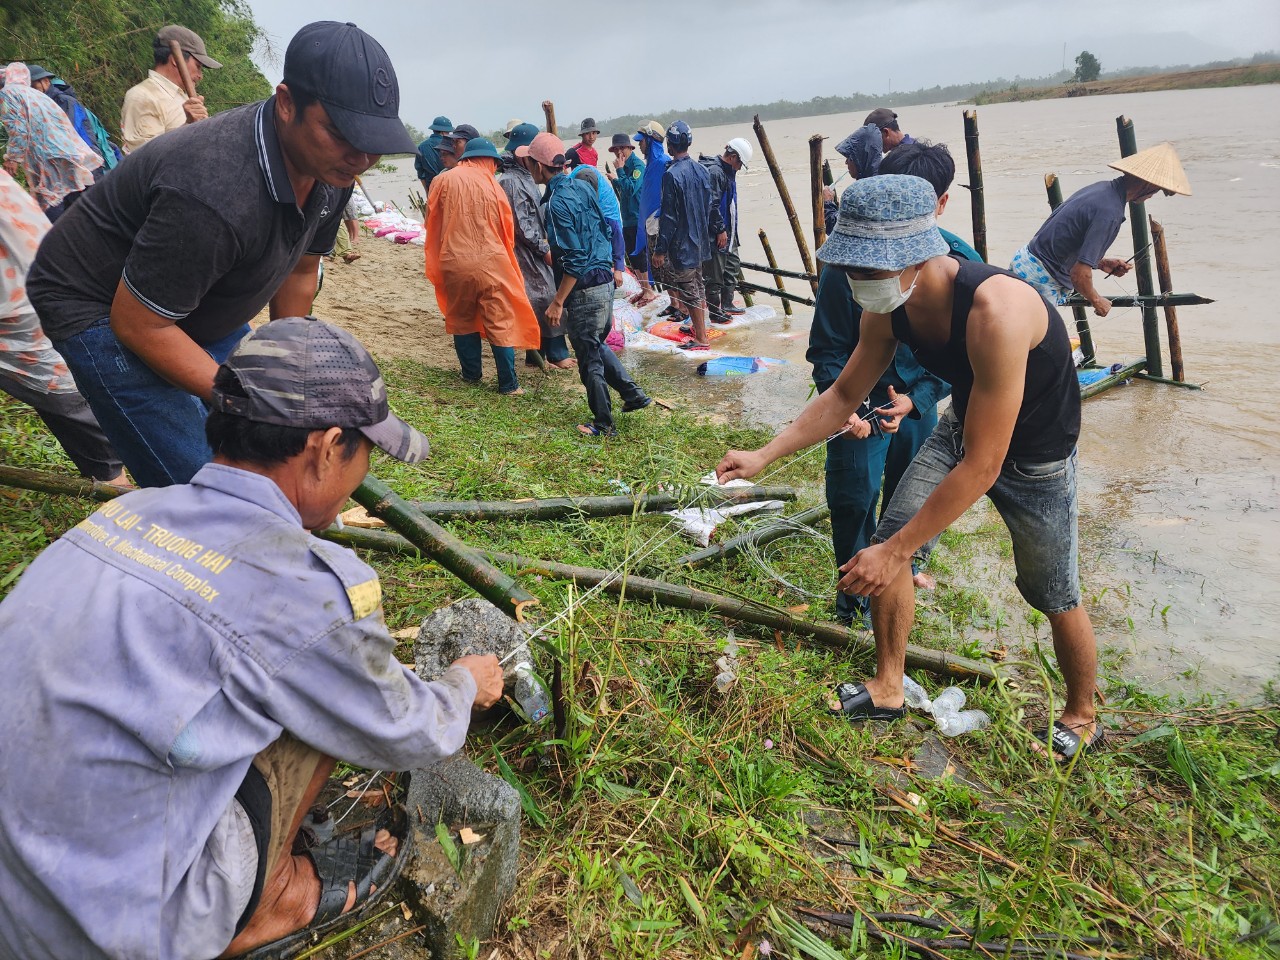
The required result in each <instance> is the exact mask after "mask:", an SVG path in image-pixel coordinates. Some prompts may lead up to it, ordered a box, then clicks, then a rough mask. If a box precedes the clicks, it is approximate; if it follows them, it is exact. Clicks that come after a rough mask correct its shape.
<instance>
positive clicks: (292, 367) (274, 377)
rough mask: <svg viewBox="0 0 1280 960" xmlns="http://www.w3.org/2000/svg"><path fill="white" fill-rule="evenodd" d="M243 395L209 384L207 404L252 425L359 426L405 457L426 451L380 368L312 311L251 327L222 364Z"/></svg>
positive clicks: (420, 456)
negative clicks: (394, 408) (391, 400)
mask: <svg viewBox="0 0 1280 960" xmlns="http://www.w3.org/2000/svg"><path fill="white" fill-rule="evenodd" d="M220 369H225V370H226V371H228V372H230V373H231V374H233V375H234V376H235V379H236V380H237V381H238V382H239V385H240V389H241V391H243V393H244V396H234V395H231V394H228V393H225V392H223V390H221V389H219V387H218V386H217V381H216V380H215V385H214V388H213V409H214V410H217V411H219V412H221V413H227V414H230V415H232V416H235V417H244V418H245V419H246V420H252V421H254V422H255V423H273V424H276V425H277V426H282V427H302V428H303V429H307V430H328V429H329V428H330V427H343V428H344V429H346V428H350V429H357V430H359V431H360V432H361V433H363V434H364V435H365V436H366V437H368V438H369V439H370V440H371V441H372V442H373V443H374V444H376V445H377V446H378V447H379V448H380V449H381V450H383V451H384V452H386V453H389V454H390V455H391V456H393V457H395V458H396V459H397V460H403V461H404V462H405V463H417V462H418V461H419V460H422V459H424V458H425V457H426V456H427V455H428V454H429V453H430V452H431V448H430V444H429V443H428V442H427V438H426V437H425V436H423V435H422V434H421V433H419V432H418V431H417V430H415V429H414V428H413V427H411V426H409V425H408V424H407V423H405V422H404V421H403V420H401V419H400V418H399V417H397V416H396V415H395V414H394V413H392V412H391V408H390V407H389V406H388V404H387V387H386V384H385V383H383V382H382V373H381V371H379V370H378V365H377V364H376V363H374V362H373V357H371V356H369V351H368V350H366V349H365V348H364V347H363V346H362V345H361V343H360V341H359V340H357V339H356V338H355V337H353V336H352V335H351V334H350V333H348V332H347V331H346V330H343V329H342V328H341V327H335V326H334V325H333V324H330V323H325V322H324V321H323V320H317V319H315V317H287V318H285V319H282V320H272V321H271V322H270V323H265V324H263V325H262V326H260V327H258V329H256V330H254V331H252V332H251V333H250V334H249V335H248V336H246V337H245V338H244V339H243V340H241V341H240V343H239V344H238V345H237V346H236V348H235V350H233V351H232V352H231V355H230V356H229V357H227V359H226V360H225V361H224V362H223V364H222V367H221V368H220Z"/></svg>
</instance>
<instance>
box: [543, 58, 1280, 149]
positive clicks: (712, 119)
mask: <svg viewBox="0 0 1280 960" xmlns="http://www.w3.org/2000/svg"><path fill="white" fill-rule="evenodd" d="M1086 55H1087V56H1086ZM1082 59H1083V63H1082V62H1081V60H1082ZM1278 60H1280V53H1278V52H1277V51H1274V50H1271V51H1267V52H1265V53H1255V54H1254V55H1253V56H1252V57H1238V58H1236V59H1234V60H1223V61H1215V62H1214V63H1202V64H1195V65H1192V64H1185V63H1184V64H1178V65H1176V66H1167V67H1128V68H1126V69H1124V70H1107V71H1102V70H1101V69H1100V64H1098V62H1097V58H1095V57H1094V55H1093V54H1091V53H1089V52H1088V51H1083V52H1082V53H1081V55H1080V57H1077V59H1076V64H1077V68H1076V71H1072V70H1059V71H1058V72H1057V73H1052V74H1049V75H1048V76H1045V77H1032V78H1026V77H1015V78H1014V79H1013V80H1009V79H1007V78H1005V77H997V78H996V79H994V80H985V81H983V82H981V83H953V84H949V85H947V86H932V87H921V88H919V89H918V90H910V91H892V92H890V93H877V94H869V93H852V94H849V95H848V96H830V97H813V98H812V99H810V100H800V101H796V100H775V101H773V102H772V103H745V104H740V105H739V106H736V107H705V108H696V109H695V108H693V107H690V108H687V109H684V110H665V111H660V112H659V113H656V114H654V113H646V114H625V115H623V116H619V117H610V118H609V119H607V120H599V121H598V123H599V125H600V129H601V130H603V131H605V133H606V135H607V134H609V133H614V132H622V131H627V130H637V129H639V128H640V126H641V125H643V124H644V123H646V122H647V121H648V120H649V119H650V118H652V117H655V116H657V117H679V118H680V119H682V120H684V121H685V122H687V123H689V124H690V125H691V126H694V127H698V126H703V127H715V126H721V125H723V124H728V123H750V122H751V120H752V118H753V117H754V116H755V115H757V114H759V116H760V119H761V120H786V119H788V118H791V117H821V116H828V115H830V114H834V113H856V112H858V111H861V110H872V109H874V108H876V107H883V106H891V107H909V106H918V105H920V104H925V103H947V102H949V101H953V100H974V99H975V98H979V97H981V96H982V94H984V93H994V92H997V91H1002V90H1018V89H1035V88H1038V87H1056V86H1058V85H1060V84H1065V83H1072V82H1080V79H1081V78H1080V77H1079V76H1077V74H1078V73H1080V72H1081V68H1083V72H1084V73H1085V74H1086V76H1087V78H1088V79H1098V78H1099V77H1102V78H1105V79H1120V78H1122V77H1137V76H1146V75H1149V74H1157V73H1182V72H1184V71H1188V70H1214V69H1221V68H1224V67H1241V66H1249V65H1252V64H1259V63H1274V62H1276V61H1278ZM1094 67H1098V68H1099V71H1098V73H1097V74H1095V73H1094ZM560 134H561V136H563V137H566V138H568V139H576V138H577V134H578V128H577V126H572V127H568V126H562V127H560Z"/></svg>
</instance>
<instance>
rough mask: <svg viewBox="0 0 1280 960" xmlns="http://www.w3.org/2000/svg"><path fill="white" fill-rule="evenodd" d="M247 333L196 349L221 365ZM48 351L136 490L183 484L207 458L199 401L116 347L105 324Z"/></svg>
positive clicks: (205, 413)
mask: <svg viewBox="0 0 1280 960" xmlns="http://www.w3.org/2000/svg"><path fill="white" fill-rule="evenodd" d="M248 332H249V325H248V324H245V325H244V326H242V327H240V328H239V329H238V330H235V331H233V332H231V333H229V334H227V336H225V337H223V338H222V339H221V340H218V341H216V342H214V343H207V344H202V349H203V350H204V352H205V353H207V354H209V356H211V357H213V359H214V360H216V361H217V362H218V363H221V362H222V361H223V360H225V359H227V354H229V353H230V352H231V351H232V350H233V349H234V348H235V346H236V344H237V343H239V342H240V339H241V337H243V336H244V335H245V334H246V333H248ZM53 345H54V347H55V348H56V349H57V351H58V352H59V353H60V354H62V356H63V358H64V359H65V360H66V361H67V366H68V367H70V368H71V374H72V376H74V377H75V380H76V386H77V387H79V388H80V392H81V393H82V394H83V395H84V398H85V399H86V400H88V401H89V408H90V409H91V410H93V415H94V416H95V417H97V419H98V424H99V425H100V426H101V427H102V432H103V433H105V434H106V435H107V439H108V440H110V441H111V445H112V446H113V447H114V448H115V450H116V453H117V454H118V455H119V456H120V459H121V460H123V461H124V465H125V466H126V467H128V468H129V472H130V473H131V474H133V479H134V480H135V481H136V482H137V483H138V484H139V485H140V486H143V487H167V486H169V484H171V483H186V482H187V481H189V480H190V479H191V478H192V477H193V476H195V473H196V471H197V470H199V469H200V468H201V467H203V466H204V465H205V464H206V463H208V462H209V461H210V460H211V459H212V458H213V451H212V450H210V449H209V444H208V442H207V441H206V440H205V437H204V421H205V419H206V418H207V417H208V415H209V409H208V408H207V407H206V406H205V405H204V401H202V400H201V399H200V398H199V397H196V396H193V395H192V394H190V393H187V391H185V390H183V389H182V388H181V387H175V386H174V385H173V384H171V383H169V381H167V380H165V379H164V378H163V377H161V376H160V375H159V374H157V373H156V372H155V371H154V370H152V369H151V368H150V367H149V366H147V364H146V363H145V362H143V360H142V359H141V358H140V357H139V356H138V355H137V354H136V353H134V352H133V351H132V350H130V349H129V348H128V347H126V346H125V345H124V344H122V343H121V342H120V341H119V340H117V339H116V335H115V334H114V333H112V331H111V321H110V319H109V318H103V319H102V320H99V321H98V322H97V323H95V324H94V325H93V326H91V327H89V328H88V329H87V330H85V331H83V332H81V333H78V334H76V335H75V336H74V337H71V338H69V339H67V340H55V341H54V344H53Z"/></svg>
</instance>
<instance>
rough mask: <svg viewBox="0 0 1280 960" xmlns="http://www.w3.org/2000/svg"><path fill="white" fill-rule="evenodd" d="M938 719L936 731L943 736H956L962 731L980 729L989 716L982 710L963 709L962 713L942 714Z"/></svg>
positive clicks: (989, 720)
mask: <svg viewBox="0 0 1280 960" xmlns="http://www.w3.org/2000/svg"><path fill="white" fill-rule="evenodd" d="M937 719H938V732H939V733H941V734H942V735H943V736H944V737H958V736H960V735H961V734H962V733H969V732H971V731H973V730H981V729H982V728H983V727H985V726H986V725H987V724H988V723H990V722H991V718H990V717H988V716H987V715H986V713H985V712H983V711H982V710H965V711H964V712H962V713H953V714H944V715H943V716H940V717H938V718H937Z"/></svg>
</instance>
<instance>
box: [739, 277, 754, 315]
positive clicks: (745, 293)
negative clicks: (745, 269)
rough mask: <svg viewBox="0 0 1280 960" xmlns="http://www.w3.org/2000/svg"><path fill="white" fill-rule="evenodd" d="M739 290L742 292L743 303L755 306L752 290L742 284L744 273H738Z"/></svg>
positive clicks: (747, 305)
mask: <svg viewBox="0 0 1280 960" xmlns="http://www.w3.org/2000/svg"><path fill="white" fill-rule="evenodd" d="M738 292H739V293H740V294H742V305H743V306H744V307H754V306H755V305H756V301H755V298H754V297H753V296H751V291H750V290H748V289H747V288H746V287H744V286H743V285H742V274H738Z"/></svg>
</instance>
